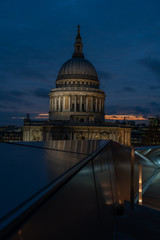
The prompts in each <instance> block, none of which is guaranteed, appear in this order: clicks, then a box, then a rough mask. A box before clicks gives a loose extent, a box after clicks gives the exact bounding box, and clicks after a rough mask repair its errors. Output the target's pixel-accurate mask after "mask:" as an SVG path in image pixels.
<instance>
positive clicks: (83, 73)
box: [23, 26, 131, 146]
mask: <svg viewBox="0 0 160 240" xmlns="http://www.w3.org/2000/svg"><path fill="white" fill-rule="evenodd" d="M49 97H50V110H49V121H44V122H36V121H31V120H30V119H29V117H28V118H26V119H25V121H24V126H23V140H24V141H47V140H51V139H56V140H58V139H72V140H74V139H112V140H114V141H117V142H120V143H122V144H125V145H128V146H130V135H131V129H130V127H128V126H126V125H125V126H122V125H121V126H118V125H116V124H115V125H114V124H112V125H110V124H109V125H108V124H105V122H104V103H105V97H106V96H105V92H104V91H103V90H101V89H100V82H99V80H98V76H97V73H96V70H95V68H94V66H93V65H92V64H91V63H90V62H89V61H88V60H86V59H85V58H84V55H83V45H82V42H81V36H80V29H79V26H78V33H77V37H76V42H75V44H74V53H73V56H72V58H71V59H69V60H68V61H67V62H65V63H64V64H63V65H62V67H61V69H60V71H59V73H58V77H57V79H56V88H54V89H51V91H50V94H49Z"/></svg>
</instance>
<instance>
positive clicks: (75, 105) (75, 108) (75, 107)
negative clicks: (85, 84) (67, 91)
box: [74, 96, 77, 112]
mask: <svg viewBox="0 0 160 240" xmlns="http://www.w3.org/2000/svg"><path fill="white" fill-rule="evenodd" d="M76 97H77V96H75V97H74V111H75V112H76V111H77V102H76Z"/></svg>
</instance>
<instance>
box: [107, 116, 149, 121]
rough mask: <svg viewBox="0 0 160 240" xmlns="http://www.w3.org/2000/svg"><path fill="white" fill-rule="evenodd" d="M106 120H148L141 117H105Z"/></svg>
mask: <svg viewBox="0 0 160 240" xmlns="http://www.w3.org/2000/svg"><path fill="white" fill-rule="evenodd" d="M105 119H106V120H124V119H125V120H132V121H136V120H140V121H142V120H148V118H144V117H143V116H142V115H105Z"/></svg>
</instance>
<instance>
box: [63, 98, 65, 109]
mask: <svg viewBox="0 0 160 240" xmlns="http://www.w3.org/2000/svg"><path fill="white" fill-rule="evenodd" d="M62 109H63V111H65V97H62Z"/></svg>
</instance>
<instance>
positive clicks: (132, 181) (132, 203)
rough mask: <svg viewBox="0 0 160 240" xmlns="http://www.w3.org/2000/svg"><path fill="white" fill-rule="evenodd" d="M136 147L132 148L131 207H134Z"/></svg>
mask: <svg viewBox="0 0 160 240" xmlns="http://www.w3.org/2000/svg"><path fill="white" fill-rule="evenodd" d="M134 158H135V153H134V148H132V149H131V192H130V201H131V209H134Z"/></svg>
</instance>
